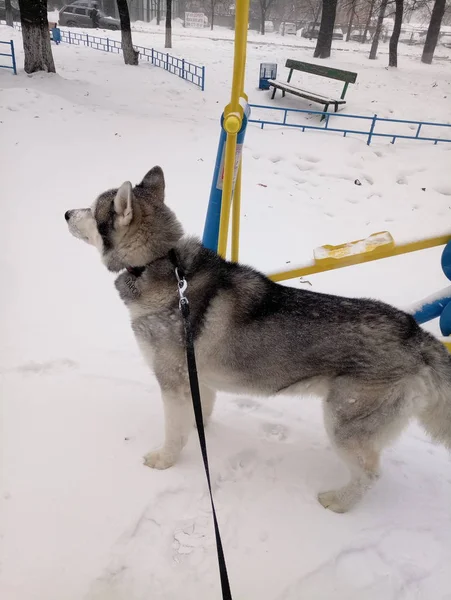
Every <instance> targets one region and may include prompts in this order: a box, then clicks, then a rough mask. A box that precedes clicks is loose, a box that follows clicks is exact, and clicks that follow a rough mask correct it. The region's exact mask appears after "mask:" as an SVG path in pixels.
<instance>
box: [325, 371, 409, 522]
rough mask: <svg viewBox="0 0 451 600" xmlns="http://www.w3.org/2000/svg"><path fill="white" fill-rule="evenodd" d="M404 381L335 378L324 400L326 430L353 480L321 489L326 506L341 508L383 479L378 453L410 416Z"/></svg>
mask: <svg viewBox="0 0 451 600" xmlns="http://www.w3.org/2000/svg"><path fill="white" fill-rule="evenodd" d="M409 408H410V406H409V402H408V400H406V396H405V394H404V386H403V385H402V384H394V385H387V384H382V385H371V384H368V383H366V384H359V382H356V381H353V380H352V379H351V380H349V379H345V378H343V379H341V380H336V382H335V384H334V386H333V387H332V389H331V392H330V393H329V396H328V398H327V400H326V401H325V403H324V419H325V425H326V429H327V432H328V434H329V437H330V438H331V441H332V443H333V445H334V446H335V448H336V450H337V452H338V454H339V455H340V456H341V458H342V459H343V460H344V461H345V463H346V464H347V465H348V467H349V470H350V472H351V480H350V482H349V483H348V484H347V485H345V486H343V487H342V488H339V489H337V490H333V491H328V492H323V493H321V494H319V496H318V500H319V501H320V503H321V504H322V505H323V506H324V507H325V508H329V509H330V510H333V511H335V512H338V513H343V512H347V511H348V510H349V509H350V508H352V507H353V506H354V505H355V504H357V503H358V502H359V501H360V500H361V499H362V498H363V496H364V495H365V494H366V493H367V492H368V490H369V489H370V488H371V487H372V486H373V485H374V484H375V482H376V481H377V479H378V478H379V461H380V453H381V451H382V449H383V448H384V446H386V445H387V444H388V443H390V442H391V441H393V439H395V438H396V437H397V436H398V435H399V433H400V432H401V430H402V429H403V427H404V426H405V425H406V424H407V422H408V420H409V414H410V410H409Z"/></svg>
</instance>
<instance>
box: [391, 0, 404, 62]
mask: <svg viewBox="0 0 451 600" xmlns="http://www.w3.org/2000/svg"><path fill="white" fill-rule="evenodd" d="M403 14H404V0H396V11H395V23H394V25H393V31H392V34H391V37H390V44H389V50H388V66H389V67H397V66H398V42H399V35H400V33H401V25H402V18H403Z"/></svg>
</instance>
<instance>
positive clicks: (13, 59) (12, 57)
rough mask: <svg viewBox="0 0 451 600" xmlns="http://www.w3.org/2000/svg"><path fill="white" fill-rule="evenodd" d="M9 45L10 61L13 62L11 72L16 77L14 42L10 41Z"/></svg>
mask: <svg viewBox="0 0 451 600" xmlns="http://www.w3.org/2000/svg"><path fill="white" fill-rule="evenodd" d="M10 44H11V59H12V61H13V71H14V75H17V67H16V53H15V52H14V42H13V40H11V41H10Z"/></svg>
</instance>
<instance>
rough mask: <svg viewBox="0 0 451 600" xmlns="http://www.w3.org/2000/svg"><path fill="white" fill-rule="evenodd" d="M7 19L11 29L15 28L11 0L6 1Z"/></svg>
mask: <svg viewBox="0 0 451 600" xmlns="http://www.w3.org/2000/svg"><path fill="white" fill-rule="evenodd" d="M5 19H6V24H7V25H8V26H9V27H14V19H13V7H12V6H11V0H5Z"/></svg>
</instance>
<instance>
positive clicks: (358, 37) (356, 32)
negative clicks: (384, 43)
mask: <svg viewBox="0 0 451 600" xmlns="http://www.w3.org/2000/svg"><path fill="white" fill-rule="evenodd" d="M364 33H365V30H364V29H353V30H352V31H351V40H352V41H353V42H360V43H362V42H370V41H371V34H370V32H369V31H367V33H366V39H363V34H364Z"/></svg>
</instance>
